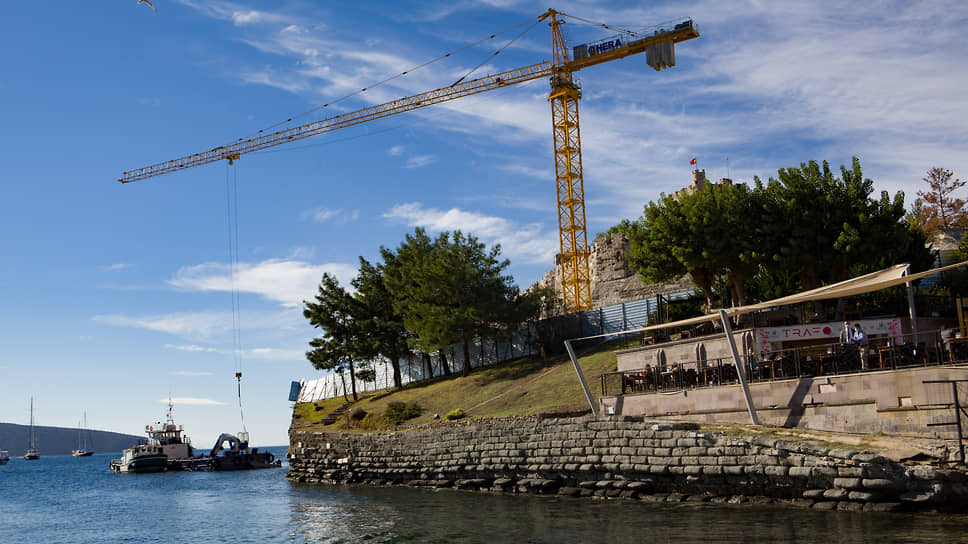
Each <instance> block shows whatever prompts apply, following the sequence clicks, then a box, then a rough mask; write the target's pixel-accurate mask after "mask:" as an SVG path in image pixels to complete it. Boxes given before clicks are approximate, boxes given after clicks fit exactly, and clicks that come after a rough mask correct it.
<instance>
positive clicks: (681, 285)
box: [531, 232, 695, 314]
mask: <svg viewBox="0 0 968 544" xmlns="http://www.w3.org/2000/svg"><path fill="white" fill-rule="evenodd" d="M589 251H590V255H589V260H588V268H589V273H590V274H591V294H592V307H593V308H601V307H603V306H610V305H612V304H620V303H622V302H631V301H633V300H641V299H644V298H650V297H654V296H656V295H659V294H663V295H664V294H672V293H679V292H682V291H691V290H692V289H694V288H695V287H694V286H693V284H692V281H691V280H690V279H689V276H688V275H685V276H682V277H681V278H679V279H677V280H675V281H673V282H670V283H666V284H648V283H645V282H644V281H642V279H641V278H639V277H638V275H637V274H636V273H635V272H634V271H633V270H632V269H631V267H629V262H628V251H629V240H628V238H626V237H625V235H624V234H622V233H620V232H616V233H612V234H609V235H602V236H599V237H598V238H597V239H596V240H595V242H594V243H593V244H592V245H591V247H590V248H589ZM535 287H551V288H553V289H554V290H555V293H557V294H558V297H556V299H560V298H561V292H562V291H561V262H560V260H559V258H558V257H557V256H556V258H555V269H554V270H549V271H548V272H546V273H545V275H544V277H543V278H541V279H540V280H538V282H537V283H535V284H534V285H532V286H531V288H535ZM555 313H557V314H560V313H561V304H560V302H559V303H558V306H557V307H556V309H555Z"/></svg>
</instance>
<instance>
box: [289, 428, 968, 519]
mask: <svg viewBox="0 0 968 544" xmlns="http://www.w3.org/2000/svg"><path fill="white" fill-rule="evenodd" d="M289 457H290V459H289V465H290V466H289V473H288V474H287V478H289V479H290V480H292V481H294V482H302V483H309V484H335V483H361V484H368V485H409V486H414V487H433V488H454V489H459V490H468V491H483V492H494V493H524V494H537V495H560V496H569V497H589V498H598V499H613V498H621V499H630V500H643V501H653V502H657V501H663V502H683V501H687V502H716V503H731V504H745V503H763V502H784V503H788V504H792V505H796V506H802V507H811V508H816V509H827V510H833V509H838V510H858V511H860V510H863V511H925V510H939V511H966V510H968V500H965V499H968V476H966V473H965V471H964V470H961V469H951V468H941V467H935V466H930V465H923V464H905V463H899V462H895V461H891V460H889V459H886V458H885V457H883V456H881V455H878V454H876V453H873V452H859V451H852V450H846V449H836V448H827V447H824V446H823V445H820V444H814V443H804V442H795V441H792V440H785V439H778V438H774V437H770V436H767V435H750V436H731V435H726V434H724V433H721V432H704V431H701V430H699V428H698V426H697V425H695V424H668V423H661V424H654V423H652V422H646V421H643V420H641V419H640V418H631V417H618V418H614V417H613V418H595V417H591V416H586V417H566V418H562V417H548V418H540V417H534V416H529V417H524V418H496V419H483V420H472V421H462V422H457V423H455V424H453V425H447V424H441V425H435V426H434V427H432V428H427V429H415V430H411V431H408V432H396V433H345V432H307V431H298V430H294V431H292V433H291V434H290V451H289Z"/></svg>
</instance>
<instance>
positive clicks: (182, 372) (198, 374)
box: [171, 370, 212, 378]
mask: <svg viewBox="0 0 968 544" xmlns="http://www.w3.org/2000/svg"><path fill="white" fill-rule="evenodd" d="M171 375H172V376H186V377H190V378H199V377H202V376H211V375H212V373H211V372H199V371H194V370H176V371H175V372H172V373H171Z"/></svg>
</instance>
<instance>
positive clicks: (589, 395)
mask: <svg viewBox="0 0 968 544" xmlns="http://www.w3.org/2000/svg"><path fill="white" fill-rule="evenodd" d="M565 349H566V350H568V357H569V358H570V359H571V362H572V364H573V365H575V372H576V373H578V381H580V382H581V387H582V389H583V390H584V391H585V398H586V399H588V407H589V408H591V409H592V414H595V415H596V416H597V415H598V406H596V405H595V401H593V400H592V392H591V391H589V389H588V382H586V381H585V374H583V373H582V371H581V367H580V366H578V358H577V357H575V350H574V349H573V348H572V347H571V340H565Z"/></svg>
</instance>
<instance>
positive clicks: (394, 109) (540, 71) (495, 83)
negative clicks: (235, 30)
mask: <svg viewBox="0 0 968 544" xmlns="http://www.w3.org/2000/svg"><path fill="white" fill-rule="evenodd" d="M551 73H552V66H551V63H549V62H540V63H538V64H532V65H531V66H525V67H523V68H517V69H514V70H508V71H506V72H501V73H498V74H491V75H488V76H485V77H482V78H478V79H472V80H468V81H463V82H459V83H455V84H454V85H451V86H449V87H442V88H440V89H435V90H433V91H428V92H425V93H421V94H418V95H414V96H409V97H406V98H400V99H397V100H393V101H390V102H386V103H383V104H379V105H376V106H371V107H368V108H363V109H361V110H357V111H353V112H350V113H345V114H343V115H337V116H334V117H328V118H326V119H322V120H320V121H314V122H312V123H307V124H305V125H302V126H298V127H294V128H290V129H286V130H280V131H278V132H273V133H271V134H266V135H263V136H259V137H256V138H251V139H248V140H244V141H240V142H236V143H234V144H231V145H227V146H222V147H216V148H215V149H212V150H209V151H205V152H202V153H196V154H194V155H189V156H187V157H182V158H179V159H174V160H170V161H167V162H162V163H158V164H154V165H151V166H146V167H144V168H138V169H135V170H130V171H128V172H125V173H124V175H122V176H121V177H120V178H119V179H118V181H120V182H121V183H129V182H132V181H138V180H141V179H145V178H150V177H154V176H160V175H162V174H167V173H169V172H175V171H178V170H184V169H187V168H192V167H195V166H200V165H202V164H206V163H210V162H216V161H220V160H223V159H228V160H229V161H230V162H231V161H234V160H235V159H238V158H239V156H241V155H243V154H245V153H252V152H254V151H261V150H263V149H267V148H270V147H275V146H277V145H281V144H284V143H288V142H292V141H295V140H302V139H304V138H309V137H311V136H316V135H319V134H323V133H326V132H332V131H334V130H337V129H341V128H345V127H349V126H353V125H359V124H361V123H366V122H368V121H373V120H376V119H380V118H383V117H389V116H391V115H394V114H397V113H404V112H407V111H413V110H416V109H419V108H424V107H427V106H432V105H434V104H440V103H441V102H447V101H449V100H454V99H456V98H461V97H464V96H469V95H472V94H478V93H482V92H485V91H490V90H492V89H496V88H498V87H507V86H509V85H514V84H517V83H523V82H525V81H531V80H534V79H539V78H542V77H548V76H550V75H551Z"/></svg>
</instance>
